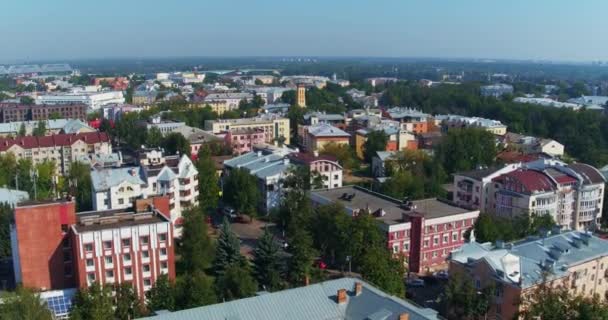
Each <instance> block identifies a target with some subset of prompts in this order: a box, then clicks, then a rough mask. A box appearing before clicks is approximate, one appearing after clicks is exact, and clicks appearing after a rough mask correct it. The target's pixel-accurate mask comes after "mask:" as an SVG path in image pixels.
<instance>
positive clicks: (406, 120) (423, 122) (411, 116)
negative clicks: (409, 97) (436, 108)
mask: <svg viewBox="0 0 608 320" xmlns="http://www.w3.org/2000/svg"><path fill="white" fill-rule="evenodd" d="M384 115H385V116H386V117H387V118H390V119H392V120H395V121H399V123H401V128H402V129H404V130H406V131H408V132H413V133H415V134H419V133H427V132H429V129H431V128H432V127H433V126H432V121H431V115H429V114H426V113H424V112H421V111H420V110H417V109H413V108H402V107H394V108H390V109H388V110H386V111H385V112H384ZM429 124H431V125H429Z"/></svg>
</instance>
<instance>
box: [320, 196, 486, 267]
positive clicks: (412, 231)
mask: <svg viewBox="0 0 608 320" xmlns="http://www.w3.org/2000/svg"><path fill="white" fill-rule="evenodd" d="M311 199H312V202H313V204H314V205H325V204H330V203H340V204H342V205H344V207H345V210H346V213H347V214H348V215H350V216H352V217H356V216H357V215H361V214H371V215H373V216H374V217H375V218H376V220H377V221H378V223H379V224H378V226H379V228H380V230H381V231H382V232H383V233H384V235H385V237H386V243H387V246H388V248H389V249H391V250H392V252H393V254H394V256H395V257H403V258H404V260H405V263H407V265H408V270H409V271H410V272H414V273H423V272H432V271H434V270H439V269H443V268H445V267H446V266H447V264H446V259H447V258H448V255H449V253H450V252H451V251H453V250H456V249H458V248H460V246H462V245H463V244H464V240H465V239H464V234H465V232H466V231H467V230H469V229H471V228H472V227H473V225H474V224H475V221H476V220H477V217H478V216H479V210H469V209H464V208H461V207H458V206H456V205H455V204H453V203H451V202H448V201H446V200H440V199H434V198H433V199H424V200H414V201H409V200H407V199H405V200H403V201H401V200H397V199H394V198H391V197H389V196H386V195H383V194H380V193H376V192H373V191H370V190H367V189H364V188H361V187H358V186H354V187H353V186H348V187H342V188H335V189H330V190H316V191H312V192H311Z"/></svg>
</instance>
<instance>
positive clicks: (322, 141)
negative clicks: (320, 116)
mask: <svg viewBox="0 0 608 320" xmlns="http://www.w3.org/2000/svg"><path fill="white" fill-rule="evenodd" d="M298 137H299V138H300V145H301V146H302V148H303V149H304V150H305V151H307V152H313V151H319V150H322V149H323V147H324V146H325V145H326V144H329V143H335V144H338V145H348V144H349V142H350V134H348V133H347V132H345V131H344V130H341V129H339V128H337V127H334V126H332V125H331V124H328V123H317V124H314V125H309V126H298Z"/></svg>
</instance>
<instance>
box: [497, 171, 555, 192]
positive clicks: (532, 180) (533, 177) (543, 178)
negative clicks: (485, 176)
mask: <svg viewBox="0 0 608 320" xmlns="http://www.w3.org/2000/svg"><path fill="white" fill-rule="evenodd" d="M494 181H500V182H502V183H503V184H508V183H511V182H517V183H519V184H521V185H522V186H523V189H522V190H517V191H518V192H522V193H534V192H546V191H552V190H555V184H554V183H553V181H552V180H551V179H550V178H549V177H548V176H547V175H545V174H544V173H542V172H539V171H536V170H531V169H518V170H515V171H511V172H508V173H505V174H503V175H501V176H499V177H496V178H494Z"/></svg>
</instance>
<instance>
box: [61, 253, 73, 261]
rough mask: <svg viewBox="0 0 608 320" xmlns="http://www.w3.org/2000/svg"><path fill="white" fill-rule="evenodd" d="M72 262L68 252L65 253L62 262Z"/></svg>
mask: <svg viewBox="0 0 608 320" xmlns="http://www.w3.org/2000/svg"><path fill="white" fill-rule="evenodd" d="M70 261H72V254H71V253H70V252H69V251H65V252H64V253H63V262H70Z"/></svg>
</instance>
